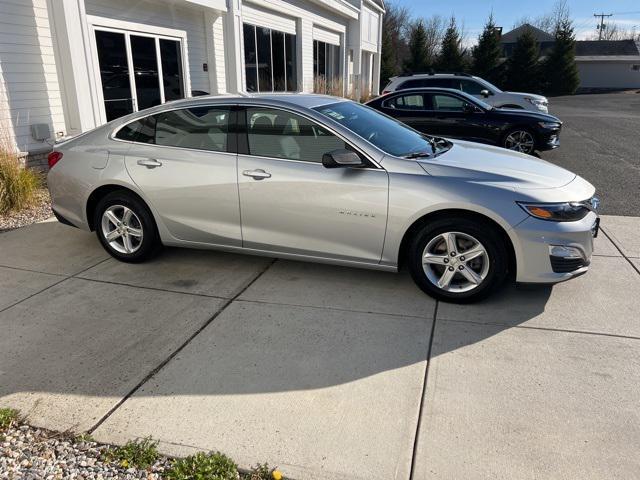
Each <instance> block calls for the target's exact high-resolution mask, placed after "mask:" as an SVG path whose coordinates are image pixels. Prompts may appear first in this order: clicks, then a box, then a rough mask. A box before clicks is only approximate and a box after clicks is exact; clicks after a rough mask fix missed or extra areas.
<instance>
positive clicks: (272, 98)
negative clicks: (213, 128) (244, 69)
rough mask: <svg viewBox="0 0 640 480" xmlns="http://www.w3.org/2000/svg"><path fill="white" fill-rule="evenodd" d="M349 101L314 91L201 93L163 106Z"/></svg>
mask: <svg viewBox="0 0 640 480" xmlns="http://www.w3.org/2000/svg"><path fill="white" fill-rule="evenodd" d="M346 101H349V100H348V99H346V98H342V97H333V96H331V95H320V94H315V93H313V94H312V93H242V94H221V95H201V96H197V97H190V98H184V99H181V100H174V101H172V102H167V103H164V104H163V106H168V105H171V106H172V107H180V106H185V107H189V106H198V105H211V104H212V103H229V102H232V103H237V104H239V105H247V104H256V103H258V104H263V103H264V104H265V105H279V106H287V105H290V106H296V107H302V108H314V107H319V106H322V105H328V104H331V103H337V102H346Z"/></svg>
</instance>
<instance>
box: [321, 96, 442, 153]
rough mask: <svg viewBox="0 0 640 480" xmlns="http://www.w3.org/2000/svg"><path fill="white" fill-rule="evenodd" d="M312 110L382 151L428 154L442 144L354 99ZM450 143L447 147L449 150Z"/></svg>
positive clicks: (436, 151) (437, 149) (438, 150)
mask: <svg viewBox="0 0 640 480" xmlns="http://www.w3.org/2000/svg"><path fill="white" fill-rule="evenodd" d="M314 110H316V111H317V112H320V113H321V114H323V115H325V116H327V117H329V118H331V119H332V120H335V121H336V122H338V123H340V124H341V125H343V126H345V127H346V128H348V129H349V130H351V131H352V132H353V133H355V134H356V135H358V136H359V137H362V138H364V139H365V140H368V141H369V142H371V143H372V144H373V145H375V146H376V147H378V148H379V149H380V150H382V151H383V152H385V153H388V154H389V155H393V156H396V157H418V156H431V155H435V154H437V153H441V152H442V150H443V149H445V144H443V143H442V142H440V141H434V139H433V138H432V137H429V136H427V135H423V134H421V133H420V132H417V131H416V130H414V129H412V128H409V127H407V126H406V125H404V124H402V123H400V122H398V121H397V120H394V119H393V118H391V117H387V116H386V115H383V114H381V113H379V112H377V111H376V110H373V109H372V108H369V107H365V106H364V105H360V104H359V103H355V102H338V103H332V104H329V105H322V106H320V107H315V108H314ZM448 148H449V147H446V149H447V150H448Z"/></svg>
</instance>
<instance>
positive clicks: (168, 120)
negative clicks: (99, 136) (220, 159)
mask: <svg viewBox="0 0 640 480" xmlns="http://www.w3.org/2000/svg"><path fill="white" fill-rule="evenodd" d="M229 115H230V110H229V108H228V107H196V108H184V109H180V110H171V111H168V112H162V113H158V114H156V115H151V116H149V117H145V118H142V119H139V120H136V121H135V122H132V123H129V124H128V125H125V126H124V127H123V128H121V129H120V130H119V131H118V133H117V134H116V138H119V139H121V140H127V141H133V142H139V143H149V144H155V145H164V146H167V147H180V148H191V149H196V150H208V151H214V152H226V151H227V145H228V136H229Z"/></svg>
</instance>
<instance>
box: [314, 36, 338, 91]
mask: <svg viewBox="0 0 640 480" xmlns="http://www.w3.org/2000/svg"><path fill="white" fill-rule="evenodd" d="M341 63H342V62H341V61H340V46H339V45H332V44H330V43H326V42H321V41H319V40H314V41H313V78H314V90H315V91H316V92H318V93H341V92H340V91H339V90H341V88H342V85H341V82H340V65H341ZM337 90H338V91H337Z"/></svg>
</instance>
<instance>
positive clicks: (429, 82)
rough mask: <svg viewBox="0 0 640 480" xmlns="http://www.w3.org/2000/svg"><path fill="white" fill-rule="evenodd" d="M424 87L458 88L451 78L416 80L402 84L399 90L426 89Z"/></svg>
mask: <svg viewBox="0 0 640 480" xmlns="http://www.w3.org/2000/svg"><path fill="white" fill-rule="evenodd" d="M424 87H436V88H456V87H455V86H454V81H453V80H452V79H450V78H414V79H412V80H407V81H406V82H404V83H402V84H401V85H400V86H399V87H398V90H406V89H408V88H424Z"/></svg>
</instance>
